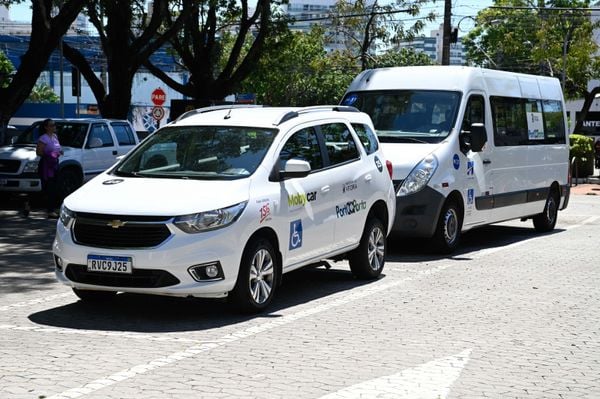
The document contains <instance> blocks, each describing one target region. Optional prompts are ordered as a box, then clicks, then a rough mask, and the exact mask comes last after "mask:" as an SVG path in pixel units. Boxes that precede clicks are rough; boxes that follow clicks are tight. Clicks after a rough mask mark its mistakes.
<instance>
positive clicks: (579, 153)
mask: <svg viewBox="0 0 600 399" xmlns="http://www.w3.org/2000/svg"><path fill="white" fill-rule="evenodd" d="M569 142H570V145H571V146H570V148H569V159H570V160H573V158H577V160H576V161H575V164H574V165H573V170H572V173H573V176H575V165H576V166H577V172H578V175H579V177H583V176H589V175H592V174H594V139H593V138H592V137H589V136H584V135H582V134H571V135H570V136H569Z"/></svg>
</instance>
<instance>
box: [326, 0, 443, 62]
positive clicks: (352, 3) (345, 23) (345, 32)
mask: <svg viewBox="0 0 600 399" xmlns="http://www.w3.org/2000/svg"><path fill="white" fill-rule="evenodd" d="M430 2H431V1H430V0H413V1H406V0H396V1H395V2H391V3H388V4H384V5H381V4H380V3H379V0H339V1H338V2H337V4H336V11H335V14H336V16H335V17H334V18H333V36H334V38H335V37H336V36H341V37H342V38H344V41H345V43H346V46H347V47H348V48H351V49H352V51H353V52H354V53H355V54H356V56H357V58H358V59H359V60H360V65H361V69H362V70H364V69H366V68H367V67H368V62H369V58H371V57H373V54H375V53H376V52H377V47H378V46H379V47H383V48H385V47H388V46H389V45H390V44H392V43H399V42H400V41H402V40H411V39H412V38H414V36H415V35H416V34H418V33H419V32H420V31H421V30H422V29H423V28H424V27H425V21H433V20H435V17H436V15H435V13H433V12H432V13H429V14H428V15H427V16H426V17H425V18H422V19H417V20H416V21H415V22H414V23H413V24H412V25H409V26H405V24H404V23H403V21H402V19H400V17H399V15H402V14H407V15H409V16H411V17H416V16H418V15H419V13H420V10H421V7H422V6H423V5H424V4H427V3H430ZM374 47H375V48H374Z"/></svg>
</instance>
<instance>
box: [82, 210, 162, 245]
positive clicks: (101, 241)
mask: <svg viewBox="0 0 600 399" xmlns="http://www.w3.org/2000/svg"><path fill="white" fill-rule="evenodd" d="M144 219H146V218H145V217H143V219H142V218H141V217H136V216H132V217H129V216H116V215H93V214H84V215H83V216H82V215H80V214H77V216H76V219H75V224H74V226H73V240H74V241H75V242H76V243H78V244H81V245H87V246H91V247H98V248H152V247H156V246H158V245H160V244H161V243H163V242H164V241H165V240H166V239H168V238H169V237H170V236H171V231H170V230H169V228H168V227H167V225H166V224H165V223H164V220H165V218H162V220H161V218H159V219H158V220H157V219H156V218H155V219H153V221H150V220H144Z"/></svg>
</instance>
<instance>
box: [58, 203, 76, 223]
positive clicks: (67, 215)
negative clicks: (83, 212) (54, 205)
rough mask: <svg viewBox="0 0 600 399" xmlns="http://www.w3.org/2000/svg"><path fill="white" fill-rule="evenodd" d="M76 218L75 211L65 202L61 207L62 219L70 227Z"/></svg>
mask: <svg viewBox="0 0 600 399" xmlns="http://www.w3.org/2000/svg"><path fill="white" fill-rule="evenodd" d="M73 220H75V212H73V211H72V210H70V209H69V208H67V207H66V206H65V205H64V204H63V205H61V207H60V221H61V223H62V224H63V225H64V226H65V227H66V228H67V229H68V228H70V227H71V223H72V222H73Z"/></svg>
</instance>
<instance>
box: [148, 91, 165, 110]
mask: <svg viewBox="0 0 600 399" xmlns="http://www.w3.org/2000/svg"><path fill="white" fill-rule="evenodd" d="M150 99H151V100H152V104H154V105H156V106H157V107H160V106H161V105H163V104H164V103H165V101H167V93H165V91H164V90H163V89H161V88H160V87H159V88H157V89H154V91H153V92H152V95H151V96H150Z"/></svg>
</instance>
